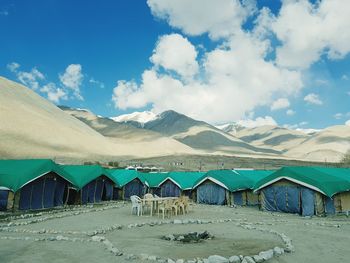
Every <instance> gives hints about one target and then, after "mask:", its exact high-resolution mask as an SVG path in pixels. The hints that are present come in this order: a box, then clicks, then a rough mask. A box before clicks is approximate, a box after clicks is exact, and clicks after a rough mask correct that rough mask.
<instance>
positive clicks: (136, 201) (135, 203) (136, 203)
mask: <svg viewBox="0 0 350 263" xmlns="http://www.w3.org/2000/svg"><path fill="white" fill-rule="evenodd" d="M130 200H131V204H132V206H131V214H133V213H134V210H135V208H136V211H137V216H140V214H141V215H142V202H141V198H140V197H138V196H137V195H132V196H130Z"/></svg>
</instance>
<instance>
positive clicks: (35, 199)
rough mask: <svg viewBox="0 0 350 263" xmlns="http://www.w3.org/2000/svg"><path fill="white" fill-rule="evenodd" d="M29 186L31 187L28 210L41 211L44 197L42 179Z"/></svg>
mask: <svg viewBox="0 0 350 263" xmlns="http://www.w3.org/2000/svg"><path fill="white" fill-rule="evenodd" d="M30 184H32V185H33V188H32V200H31V203H30V209H42V208H43V197H44V178H42V177H41V178H39V179H37V180H35V181H33V182H32V183H30Z"/></svg>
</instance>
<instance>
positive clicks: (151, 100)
mask: <svg viewBox="0 0 350 263" xmlns="http://www.w3.org/2000/svg"><path fill="white" fill-rule="evenodd" d="M186 41H187V40H186ZM159 44H160V42H158V44H157V45H159ZM155 50H157V47H156V48H155ZM267 50H268V43H266V42H265V41H261V40H259V39H257V38H255V37H252V36H251V35H250V34H248V33H245V32H243V31H241V32H240V33H239V34H237V35H236V36H234V37H231V38H229V39H228V40H227V41H226V42H225V44H224V45H220V46H218V47H217V48H215V49H214V50H212V51H210V52H206V53H205V54H204V57H203V59H201V60H199V61H197V63H198V64H200V65H199V67H200V68H201V69H202V71H201V72H200V73H199V74H200V75H201V78H199V79H194V80H191V81H184V80H183V79H181V78H177V77H176V76H173V75H171V74H166V73H161V72H159V71H157V68H152V69H149V70H145V71H144V73H143V75H142V78H141V83H140V85H138V84H137V83H135V82H134V81H119V82H118V84H117V86H116V87H115V89H114V93H113V102H114V104H115V106H116V107H117V108H120V109H127V108H140V107H145V106H147V105H152V109H153V111H155V112H160V111H164V110H168V109H173V110H176V111H179V112H182V113H185V114H187V115H189V116H191V117H193V118H198V119H203V120H206V121H209V122H212V123H215V122H227V121H232V120H237V119H241V118H242V117H244V116H245V115H246V114H247V113H248V112H251V111H253V110H254V108H255V107H256V106H259V105H266V104H268V103H270V102H271V96H272V94H275V93H278V94H285V95H289V94H294V93H295V92H298V90H300V88H301V87H302V81H301V76H300V73H299V72H297V71H291V70H287V69H282V68H279V67H276V65H275V64H274V63H273V62H270V61H266V60H265V59H264V57H265V55H266V52H267ZM192 65H194V63H192Z"/></svg>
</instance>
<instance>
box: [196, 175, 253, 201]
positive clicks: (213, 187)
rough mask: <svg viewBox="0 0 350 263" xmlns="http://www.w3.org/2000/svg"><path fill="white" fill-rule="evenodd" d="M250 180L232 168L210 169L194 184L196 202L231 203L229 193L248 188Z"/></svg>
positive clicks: (250, 183)
mask: <svg viewBox="0 0 350 263" xmlns="http://www.w3.org/2000/svg"><path fill="white" fill-rule="evenodd" d="M252 184H253V183H252V181H251V180H250V179H248V178H247V177H243V176H240V175H239V174H238V173H236V172H235V171H232V170H212V171H209V172H207V173H205V174H204V175H202V176H201V178H199V179H198V180H197V182H196V183H195V184H194V188H195V189H196V190H197V202H198V203H204V204H211V205H214V204H215V205H224V204H230V203H231V197H230V195H231V193H233V192H239V191H242V190H246V189H249V188H250V187H251V185H252Z"/></svg>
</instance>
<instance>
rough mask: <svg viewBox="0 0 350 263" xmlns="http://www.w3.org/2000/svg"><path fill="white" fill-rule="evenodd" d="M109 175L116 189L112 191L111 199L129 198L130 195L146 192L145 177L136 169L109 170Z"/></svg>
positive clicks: (141, 194)
mask: <svg viewBox="0 0 350 263" xmlns="http://www.w3.org/2000/svg"><path fill="white" fill-rule="evenodd" d="M110 175H111V177H112V178H113V180H114V181H115V182H116V187H117V189H118V190H117V189H116V190H117V191H115V192H114V194H113V199H124V200H125V199H130V196H132V195H137V196H143V195H144V193H145V192H146V186H147V183H146V181H145V178H144V177H143V176H142V173H140V172H138V171H136V170H126V169H115V170H110ZM116 195H117V196H116Z"/></svg>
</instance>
